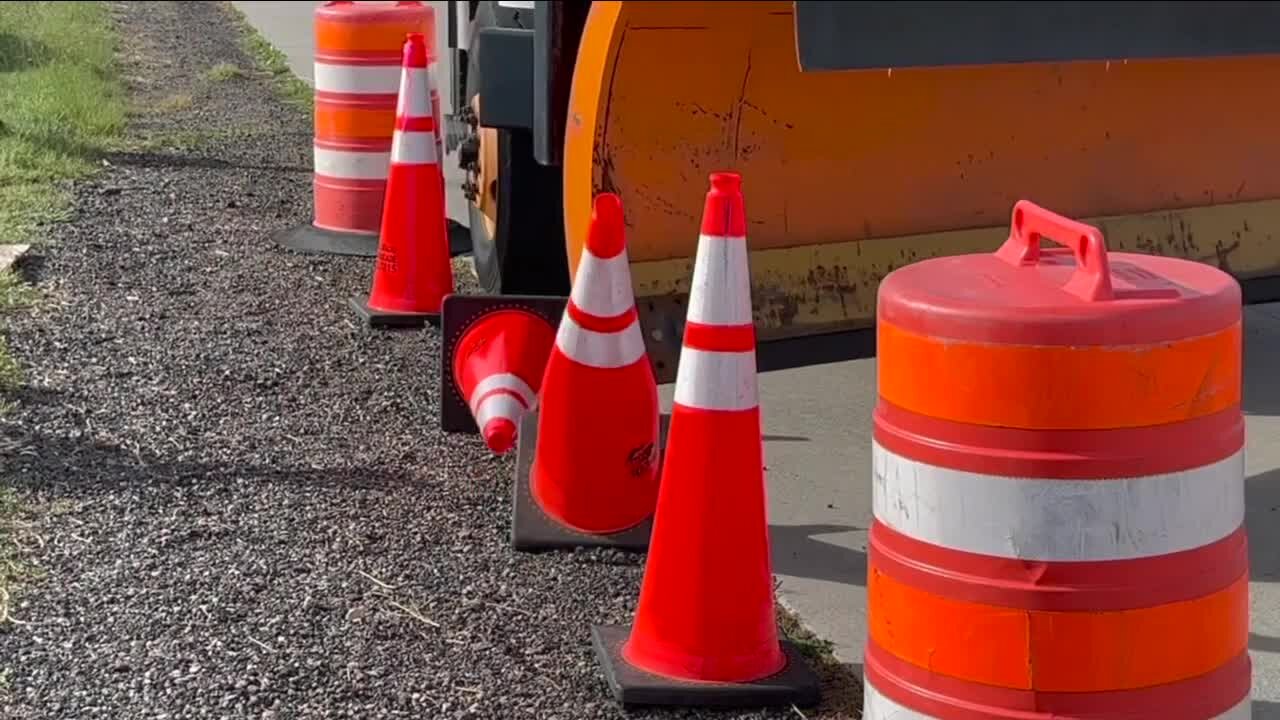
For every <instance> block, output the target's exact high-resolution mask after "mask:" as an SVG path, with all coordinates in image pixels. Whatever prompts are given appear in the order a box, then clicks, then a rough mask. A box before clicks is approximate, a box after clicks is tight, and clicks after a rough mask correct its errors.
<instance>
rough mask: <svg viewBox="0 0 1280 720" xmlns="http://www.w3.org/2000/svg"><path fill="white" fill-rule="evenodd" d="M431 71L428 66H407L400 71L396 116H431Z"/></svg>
mask: <svg viewBox="0 0 1280 720" xmlns="http://www.w3.org/2000/svg"><path fill="white" fill-rule="evenodd" d="M432 89H433V83H432V82H431V73H429V72H427V70H426V68H405V69H404V71H403V72H401V73H400V90H399V93H400V94H399V97H398V98H397V100H396V116H397V117H410V118H422V117H431V116H432V115H431V91H432Z"/></svg>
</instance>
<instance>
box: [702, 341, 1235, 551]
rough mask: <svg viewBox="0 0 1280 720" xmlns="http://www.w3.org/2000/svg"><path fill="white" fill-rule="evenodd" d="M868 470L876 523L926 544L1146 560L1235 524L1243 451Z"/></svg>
mask: <svg viewBox="0 0 1280 720" xmlns="http://www.w3.org/2000/svg"><path fill="white" fill-rule="evenodd" d="M681 362H682V363H683V359H682V361H681ZM872 465H873V477H872V499H871V505H872V511H873V512H874V513H875V516H876V519H877V520H879V521H880V522H882V523H884V524H886V525H888V526H889V527H891V528H893V529H894V530H897V531H898V532H901V533H903V534H905V535H908V536H910V537H912V538H915V539H916V540H920V541H923V542H927V543H930V544H932V545H938V546H941V547H945V548H950V549H953V550H963V551H967V552H972V553H980V554H983V555H993V556H996V557H1004V558H1017V559H1023V560H1043V561H1061V562H1072V561H1091V560H1092V561H1101V560H1132V559H1137V558H1146V557H1155V556H1159V555H1166V554H1169V553H1173V552H1179V551H1182V550H1190V549H1193V548H1198V547H1202V546H1204V545H1207V544H1209V543H1212V542H1214V541H1216V540H1220V539H1222V538H1223V537H1225V536H1227V535H1230V534H1231V533H1232V532H1235V531H1236V530H1237V529H1238V528H1239V527H1240V524H1241V523H1242V522H1243V521H1244V452H1243V451H1240V452H1238V453H1236V454H1235V455H1232V456H1231V457H1229V458H1227V459H1225V460H1222V461H1220V462H1216V463H1213V464H1211V465H1206V466H1204V467H1199V468H1195V469H1192V470H1186V471H1183V472H1176V473H1168V474H1162V475H1149V476H1144V477H1133V478H1121V479H1103V480H1056V479H1040V478H1016V477H1000V476H996V475H983V474H980V473H971V472H963V471H960V470H951V469H948V468H942V467H937V466H934V465H928V464H925V463H921V462H917V461H914V460H910V459H907V458H904V457H902V456H900V455H897V454H895V453H893V452H890V451H889V450H887V449H885V448H884V447H882V446H881V445H880V444H879V443H877V442H875V441H874V440H873V441H872Z"/></svg>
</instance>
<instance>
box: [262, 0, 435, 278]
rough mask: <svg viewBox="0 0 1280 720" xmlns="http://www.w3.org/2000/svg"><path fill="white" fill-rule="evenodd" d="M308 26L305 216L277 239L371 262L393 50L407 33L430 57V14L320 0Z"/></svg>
mask: <svg viewBox="0 0 1280 720" xmlns="http://www.w3.org/2000/svg"><path fill="white" fill-rule="evenodd" d="M314 27H315V65H314V68H315V70H314V76H315V135H314V138H313V158H314V177H313V195H312V197H313V201H314V210H313V219H312V221H311V223H310V224H308V225H305V226H302V227H300V228H294V229H292V230H290V231H288V232H287V233H286V234H285V235H284V237H283V238H282V240H281V241H282V242H283V244H285V245H286V246H288V247H291V248H293V249H297V250H304V251H311V252H322V253H335V254H342V255H360V256H365V257H374V256H376V255H377V250H378V233H379V230H380V225H381V221H382V206H383V199H384V198H383V195H384V192H385V190H386V185H387V171H388V168H389V158H390V152H391V136H392V131H393V129H394V127H395V114H396V100H397V97H398V93H399V90H400V70H401V67H400V64H401V51H402V49H403V47H404V42H405V37H406V36H407V35H409V34H410V33H421V34H422V35H423V36H424V37H425V38H426V41H427V45H428V47H427V56H428V58H429V61H433V60H434V59H435V57H436V56H437V52H436V47H435V37H436V34H435V11H434V10H433V9H432V8H431V7H430V6H429V5H428V4H427V3H423V2H396V3H355V2H327V3H325V4H323V5H321V6H319V7H317V8H316V9H315V12H314ZM433 100H434V98H433ZM435 104H436V103H433V105H435ZM436 112H437V113H438V107H437V108H436ZM437 119H438V116H437ZM437 134H438V133H437ZM437 145H439V142H437ZM437 149H439V148H437Z"/></svg>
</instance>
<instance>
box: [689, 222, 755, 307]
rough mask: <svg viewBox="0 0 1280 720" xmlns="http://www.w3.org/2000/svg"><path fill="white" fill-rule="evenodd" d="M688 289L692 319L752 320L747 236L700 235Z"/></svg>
mask: <svg viewBox="0 0 1280 720" xmlns="http://www.w3.org/2000/svg"><path fill="white" fill-rule="evenodd" d="M689 293H690V294H689V314H688V316H687V320H688V321H689V322H696V323H704V324H706V325H747V324H750V323H751V322H752V320H751V272H750V270H749V266H748V265H747V241H746V239H745V238H726V237H720V236H718V235H701V236H699V237H698V257H697V259H696V260H695V261H694V265H693V282H692V284H691V285H690V291H689Z"/></svg>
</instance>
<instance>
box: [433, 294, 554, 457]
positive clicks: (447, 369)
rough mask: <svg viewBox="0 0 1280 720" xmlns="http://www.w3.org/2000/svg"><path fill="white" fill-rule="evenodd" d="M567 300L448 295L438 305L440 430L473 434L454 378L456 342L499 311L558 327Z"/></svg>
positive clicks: (471, 419)
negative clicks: (526, 315)
mask: <svg viewBox="0 0 1280 720" xmlns="http://www.w3.org/2000/svg"><path fill="white" fill-rule="evenodd" d="M567 302H569V298H567V297H557V296H553V295H456V294H454V295H448V296H446V297H445V299H444V301H443V302H442V303H441V304H440V334H441V335H442V336H443V341H442V342H441V349H440V429H441V430H443V431H445V432H448V433H469V434H476V433H478V432H480V429H479V428H477V427H476V421H475V418H474V417H473V416H472V415H471V408H470V407H468V405H467V398H465V397H463V396H462V393H461V392H460V391H459V389H458V383H457V382H456V381H455V379H454V375H453V363H454V357H455V353H456V352H457V349H458V341H460V340H461V339H462V336H463V335H465V334H466V332H467V330H468V329H469V328H470V327H471V326H472V325H474V324H476V323H477V322H479V321H480V320H482V319H483V318H484V317H486V316H488V315H491V314H493V313H496V312H499V311H502V310H523V311H524V312H527V313H532V314H534V315H537V316H538V317H540V318H542V319H544V320H546V321H547V323H548V324H549V325H551V327H553V328H554V327H556V326H557V325H559V324H560V316H561V315H563V314H564V306H565V303H567Z"/></svg>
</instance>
